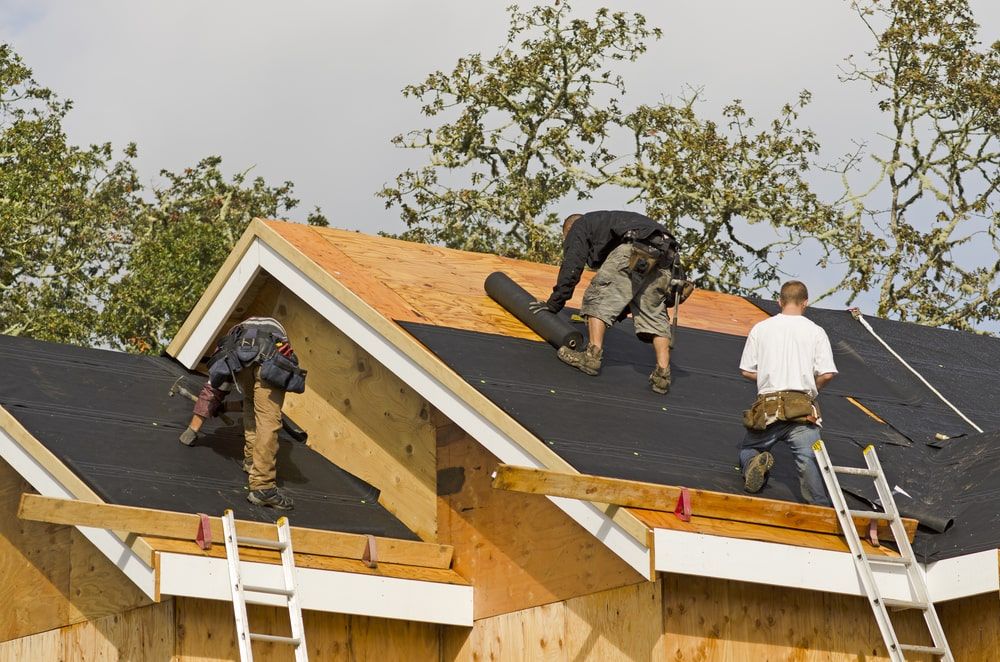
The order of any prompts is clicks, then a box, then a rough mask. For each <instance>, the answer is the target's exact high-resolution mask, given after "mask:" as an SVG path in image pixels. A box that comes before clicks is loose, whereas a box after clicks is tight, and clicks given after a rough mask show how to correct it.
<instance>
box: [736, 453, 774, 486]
mask: <svg viewBox="0 0 1000 662" xmlns="http://www.w3.org/2000/svg"><path fill="white" fill-rule="evenodd" d="M773 466H774V456H773V455H771V454H770V453H768V452H766V451H765V452H763V453H758V454H757V455H754V457H753V459H752V460H750V462H749V464H747V471H746V475H744V476H743V489H744V490H745V491H746V492H749V493H750V494H756V493H757V492H760V491H761V490H762V489H764V484H765V483H767V472H768V471H770V470H771V467H773Z"/></svg>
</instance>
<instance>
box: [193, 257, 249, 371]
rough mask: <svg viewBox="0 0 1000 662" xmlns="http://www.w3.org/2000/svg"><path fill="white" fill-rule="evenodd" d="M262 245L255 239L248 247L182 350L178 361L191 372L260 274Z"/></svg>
mask: <svg viewBox="0 0 1000 662" xmlns="http://www.w3.org/2000/svg"><path fill="white" fill-rule="evenodd" d="M259 243H260V242H259V240H255V241H254V242H253V243H251V244H250V246H249V247H248V248H247V252H246V253H244V255H243V258H242V259H241V260H240V261H239V263H238V264H237V265H236V268H235V269H234V270H233V273H232V274H231V275H230V276H229V279H228V280H227V281H226V283H225V285H223V286H222V289H221V290H220V291H219V294H218V295H217V296H216V297H215V300H214V301H212V305H211V306H209V308H208V310H206V311H205V314H204V315H203V316H202V318H201V320H199V321H198V326H196V327H195V329H194V331H192V332H191V335H190V336H189V337H188V339H187V342H185V343H184V346H183V347H181V351H180V352H178V353H177V357H176V358H177V360H178V361H180V362H181V363H182V364H183V365H185V366H187V368H189V369H191V368H194V367H195V366H196V365H198V362H199V361H200V360H201V357H202V356H204V355H205V352H206V351H207V350H208V349H209V345H211V343H212V341H213V340H215V337H216V336H217V335H218V334H219V329H220V328H221V327H222V325H223V324H225V323H226V320H227V319H229V316H230V315H232V313H233V310H234V309H235V308H236V304H237V303H239V301H240V299H241V298H243V295H244V294H245V293H246V291H247V288H248V287H250V283H252V282H253V279H254V277H256V276H257V272H258V271H260V260H259V258H258V256H257V247H258V245H259ZM223 301H225V302H229V303H228V305H220V304H221V302H223Z"/></svg>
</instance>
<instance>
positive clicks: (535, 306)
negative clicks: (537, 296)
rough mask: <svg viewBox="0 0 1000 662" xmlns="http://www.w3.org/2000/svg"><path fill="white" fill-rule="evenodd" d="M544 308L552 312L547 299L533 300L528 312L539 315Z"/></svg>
mask: <svg viewBox="0 0 1000 662" xmlns="http://www.w3.org/2000/svg"><path fill="white" fill-rule="evenodd" d="M543 310H547V311H549V312H552V311H551V309H549V304H548V303H546V302H545V301H532V302H531V303H529V304H528V312H530V313H531V314H532V315H537V314H539V313H540V312H542V311H543Z"/></svg>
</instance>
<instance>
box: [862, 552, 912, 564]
mask: <svg viewBox="0 0 1000 662" xmlns="http://www.w3.org/2000/svg"><path fill="white" fill-rule="evenodd" d="M865 559H866V560H867V561H868V562H869V563H886V564H889V565H912V564H913V560H912V559H908V558H904V557H902V556H875V555H874V554H865Z"/></svg>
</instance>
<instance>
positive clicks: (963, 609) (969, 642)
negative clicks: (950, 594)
mask: <svg viewBox="0 0 1000 662" xmlns="http://www.w3.org/2000/svg"><path fill="white" fill-rule="evenodd" d="M936 609H937V613H938V617H939V618H940V619H941V626H942V627H943V628H944V635H945V636H946V637H947V638H948V644H949V645H950V646H951V652H952V653H953V654H954V656H955V659H956V660H962V661H963V662H965V661H968V662H994V661H995V660H997V659H998V658H1000V595H998V594H997V593H995V592H993V593H983V594H982V595H974V596H971V597H968V598H962V599H961V600H950V601H948V602H944V603H941V604H939V605H936Z"/></svg>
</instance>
